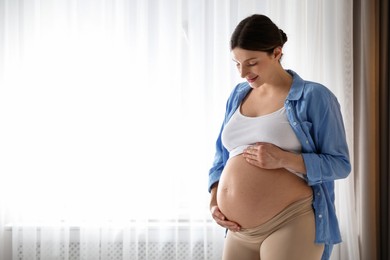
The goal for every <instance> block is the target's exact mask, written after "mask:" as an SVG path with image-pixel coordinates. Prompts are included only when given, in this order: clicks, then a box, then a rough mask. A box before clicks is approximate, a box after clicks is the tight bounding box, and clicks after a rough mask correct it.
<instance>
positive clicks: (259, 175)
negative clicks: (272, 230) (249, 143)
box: [217, 155, 312, 228]
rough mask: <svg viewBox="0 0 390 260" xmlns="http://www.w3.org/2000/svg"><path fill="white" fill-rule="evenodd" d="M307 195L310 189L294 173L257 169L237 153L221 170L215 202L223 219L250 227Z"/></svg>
mask: <svg viewBox="0 0 390 260" xmlns="http://www.w3.org/2000/svg"><path fill="white" fill-rule="evenodd" d="M311 194H312V190H311V188H310V187H309V186H308V185H307V183H306V182H305V181H304V180H302V179H301V178H299V177H298V176H296V175H295V174H293V173H291V172H289V171H287V170H285V169H277V170H267V169H261V168H259V167H256V166H253V165H250V164H249V163H247V162H246V160H245V159H244V158H243V157H242V155H238V156H235V157H233V158H230V159H229V161H228V162H227V164H226V166H225V169H224V171H223V172H222V176H221V179H220V180H219V185H218V193H217V202H218V206H219V208H220V210H221V212H222V213H223V214H224V215H225V216H226V218H227V219H229V220H231V221H234V222H237V223H238V224H239V225H241V227H243V228H251V227H256V226H259V225H261V224H263V223H265V222H266V221H267V220H269V219H271V218H272V217H273V216H275V215H276V214H278V213H279V212H280V211H282V210H283V209H284V208H285V207H286V206H288V205H289V204H291V203H293V202H295V201H297V200H300V199H303V198H306V197H308V196H310V195H311Z"/></svg>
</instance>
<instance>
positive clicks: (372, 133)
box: [353, 0, 390, 259]
mask: <svg viewBox="0 0 390 260" xmlns="http://www.w3.org/2000/svg"><path fill="white" fill-rule="evenodd" d="M388 14H389V5H388V1H382V0H377V1H369V0H354V23H353V24H354V26H353V27H354V93H356V95H355V96H354V101H355V106H354V117H355V120H354V121H355V123H354V129H355V130H354V133H355V137H356V138H355V140H354V143H355V153H354V156H355V160H356V164H355V165H356V169H355V171H356V173H357V175H358V177H357V179H358V181H359V185H358V187H357V197H358V201H359V202H360V203H359V205H358V208H359V210H358V218H359V230H360V231H359V244H360V252H361V259H388V258H389V201H390V200H389V196H390V195H389V194H390V193H389V191H388V187H389V184H390V183H389V116H390V114H389V87H390V86H389V79H388V75H389V52H388V27H389V20H388Z"/></svg>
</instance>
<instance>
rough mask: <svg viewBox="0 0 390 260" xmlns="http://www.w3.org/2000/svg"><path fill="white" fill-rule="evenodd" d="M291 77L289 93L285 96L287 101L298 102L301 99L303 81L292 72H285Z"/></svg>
mask: <svg viewBox="0 0 390 260" xmlns="http://www.w3.org/2000/svg"><path fill="white" fill-rule="evenodd" d="M286 71H287V72H288V73H289V74H290V75H291V76H292V77H293V82H292V85H291V88H290V92H289V93H288V95H287V98H286V99H287V100H298V99H300V98H301V96H302V94H303V87H304V85H305V81H304V80H303V79H302V78H301V77H300V76H299V75H298V74H297V73H296V72H295V71H292V70H286Z"/></svg>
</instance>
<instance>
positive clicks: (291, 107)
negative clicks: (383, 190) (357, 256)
mask: <svg viewBox="0 0 390 260" xmlns="http://www.w3.org/2000/svg"><path fill="white" fill-rule="evenodd" d="M286 41H287V36H286V34H285V33H284V32H283V31H282V30H281V29H279V28H278V27H277V26H276V25H275V24H274V23H273V22H272V21H271V20H270V19H269V18H268V17H267V16H264V15H259V14H255V15H252V16H249V17H247V18H245V19H244V20H242V21H241V22H240V23H239V24H238V25H237V27H236V29H235V30H234V32H233V34H232V37H231V42H230V44H231V53H232V56H233V61H234V62H235V63H236V66H237V69H238V71H239V73H240V75H241V77H242V78H244V79H245V82H243V83H240V84H238V85H237V86H236V87H235V88H234V89H233V91H232V92H231V95H230V97H229V98H228V100H227V104H226V114H225V118H224V120H223V124H222V128H221V131H220V133H219V136H218V138H217V141H216V153H215V158H214V162H213V165H212V167H211V169H210V171H209V187H208V188H209V192H210V193H211V202H210V210H211V214H212V216H213V218H214V220H215V221H216V222H217V223H218V224H219V225H220V226H222V227H224V228H226V229H227V234H226V239H225V245H224V251H223V259H224V260H255V259H256V260H258V259H261V260H306V259H307V260H320V259H322V260H325V259H329V258H330V254H331V251H332V247H333V245H334V244H336V243H340V242H341V237H340V231H339V227H338V222H337V216H336V213H335V206H334V196H335V194H334V180H336V179H341V178H346V177H347V176H348V175H349V173H350V170H351V166H350V161H349V152H348V146H347V143H346V137H345V129H344V124H343V119H342V115H341V112H340V105H339V103H338V101H337V99H336V97H335V96H334V95H333V93H332V92H331V91H330V90H329V89H327V88H326V87H325V86H323V85H321V84H319V83H315V82H309V81H306V80H303V79H302V78H301V77H300V76H299V75H298V74H297V73H295V72H294V71H292V70H285V69H284V68H283V67H282V65H281V63H280V60H281V57H282V48H283V45H284V43H285V42H286Z"/></svg>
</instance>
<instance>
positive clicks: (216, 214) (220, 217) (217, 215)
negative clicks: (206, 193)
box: [210, 205, 241, 232]
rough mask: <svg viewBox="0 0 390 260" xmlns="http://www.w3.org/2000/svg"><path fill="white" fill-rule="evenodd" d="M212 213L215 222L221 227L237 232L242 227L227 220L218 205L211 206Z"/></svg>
mask: <svg viewBox="0 0 390 260" xmlns="http://www.w3.org/2000/svg"><path fill="white" fill-rule="evenodd" d="M210 211H211V215H212V217H213V219H214V220H215V222H217V224H218V225H220V226H221V227H224V228H227V229H229V230H230V231H233V232H237V231H240V229H241V227H240V225H238V224H237V223H236V222H233V221H230V220H227V219H226V217H225V215H224V214H222V212H221V211H220V210H219V208H218V206H217V205H213V206H211V207H210Z"/></svg>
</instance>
